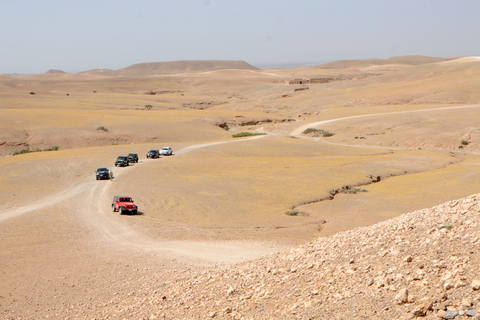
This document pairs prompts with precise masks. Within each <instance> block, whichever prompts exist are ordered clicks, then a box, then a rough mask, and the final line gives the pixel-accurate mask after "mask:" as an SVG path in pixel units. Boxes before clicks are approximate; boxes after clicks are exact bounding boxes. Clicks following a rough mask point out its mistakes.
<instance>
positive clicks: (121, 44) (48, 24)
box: [0, 0, 480, 74]
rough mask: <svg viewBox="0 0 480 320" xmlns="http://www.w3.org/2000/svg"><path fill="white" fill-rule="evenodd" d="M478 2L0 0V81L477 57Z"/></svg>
mask: <svg viewBox="0 0 480 320" xmlns="http://www.w3.org/2000/svg"><path fill="white" fill-rule="evenodd" d="M479 16H480V1H479V0H303V1H302V0H296V1H294V0H270V1H267V0H235V1H234V0H169V1H167V0H75V1H74V0H0V30H1V32H0V74H1V73H44V72H46V71H47V70H49V69H59V70H63V71H66V72H80V71H86V70H91V69H97V68H107V69H114V70H117V69H121V68H124V67H128V66H130V65H132V64H135V63H140V62H158V61H174V60H244V61H246V62H248V63H250V64H253V65H254V66H259V67H263V66H275V65H281V64H303V63H305V64H306V63H322V62H328V61H333V60H343V59H367V58H389V57H392V56H402V55H426V56H435V57H463V56H476V55H480V41H479V39H480V36H479V30H480V18H479Z"/></svg>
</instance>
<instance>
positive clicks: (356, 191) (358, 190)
mask: <svg viewBox="0 0 480 320" xmlns="http://www.w3.org/2000/svg"><path fill="white" fill-rule="evenodd" d="M339 192H340V193H347V194H356V193H358V192H368V190H366V189H360V188H353V189H342V190H340V191H339Z"/></svg>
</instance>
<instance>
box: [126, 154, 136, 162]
mask: <svg viewBox="0 0 480 320" xmlns="http://www.w3.org/2000/svg"><path fill="white" fill-rule="evenodd" d="M127 159H128V161H129V162H131V163H137V162H138V154H136V153H129V154H128V156H127Z"/></svg>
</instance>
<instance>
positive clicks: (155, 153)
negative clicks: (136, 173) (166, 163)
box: [147, 150, 160, 159]
mask: <svg viewBox="0 0 480 320" xmlns="http://www.w3.org/2000/svg"><path fill="white" fill-rule="evenodd" d="M159 157H160V152H159V151H158V150H150V151H148V152H147V158H153V159H156V158H159Z"/></svg>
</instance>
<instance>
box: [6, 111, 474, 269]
mask: <svg viewBox="0 0 480 320" xmlns="http://www.w3.org/2000/svg"><path fill="white" fill-rule="evenodd" d="M478 107H480V106H479V105H469V106H459V107H448V108H436V109H423V110H412V111H399V112H391V113H377V114H368V115H359V116H351V117H344V118H337V119H331V120H325V121H319V122H315V123H309V124H305V125H303V126H301V127H298V128H296V129H295V130H293V131H292V132H291V135H292V136H298V135H300V134H301V133H302V132H303V131H304V130H305V129H307V128H309V127H314V126H318V125H321V124H325V123H331V122H335V121H342V120H349V119H354V118H361V117H372V116H379V115H390V114H402V113H413V112H425V111H436V110H439V111H441V110H446V109H462V108H478ZM263 137H267V136H266V135H260V136H255V137H251V138H246V139H238V140H229V141H221V142H212V143H203V144H197V145H192V146H189V147H186V148H183V149H181V150H179V151H177V152H176V155H177V156H178V155H181V154H183V153H186V152H189V151H192V150H196V149H199V148H204V147H209V146H213V145H218V144H224V143H233V142H237V141H245V140H251V139H259V138H263ZM148 162H149V161H145V162H144V163H143V164H141V165H148ZM134 168H135V167H132V168H131V170H135V169H134ZM115 174H116V175H117V176H118V175H119V174H121V173H117V172H116V173H115ZM113 183H115V182H113ZM110 186H111V183H97V182H96V181H95V180H93V179H90V178H87V179H85V180H83V181H81V182H79V183H77V184H75V185H73V186H72V187H70V188H69V189H66V190H63V191H61V192H59V193H57V194H54V195H52V196H49V197H46V198H44V199H42V200H39V201H36V202H33V203H30V204H29V205H27V206H24V207H20V208H16V209H13V210H9V211H6V212H3V213H2V214H1V215H0V223H1V222H2V221H5V220H7V219H12V218H15V217H17V216H20V215H22V214H25V213H28V212H32V211H36V210H40V209H44V208H47V207H50V206H53V205H55V204H59V203H61V202H64V201H66V200H68V199H70V198H72V197H74V196H77V195H80V194H82V195H86V196H87V199H86V201H84V202H83V203H84V204H86V205H85V206H83V207H81V208H80V209H78V210H79V211H78V212H77V214H79V216H80V217H81V218H82V220H84V221H85V222H86V223H88V224H91V225H92V226H93V227H94V228H95V229H96V230H97V231H98V233H99V235H100V236H101V238H103V239H104V240H105V241H109V242H112V243H114V244H115V245H120V246H124V247H127V248H131V249H133V250H143V251H156V252H168V253H169V255H171V254H177V255H179V256H182V257H186V258H189V259H198V260H201V261H206V262H212V263H236V262H239V261H245V260H250V259H254V258H257V257H260V256H263V255H266V254H268V253H272V252H275V251H279V250H281V249H282V248H280V247H279V246H276V247H274V246H272V245H269V244H265V243H254V242H240V241H237V242H219V241H215V242H213V241H212V242H205V241H202V242H193V241H153V240H151V239H148V238H147V237H145V236H144V235H142V234H140V233H138V232H137V231H135V230H134V229H133V228H131V227H130V226H129V225H127V224H125V223H124V221H122V219H121V217H120V216H119V215H113V214H112V213H111V212H110V210H109V208H110V207H109V203H110V201H111V199H110V198H109V194H110V193H109V189H110ZM105 204H107V205H105Z"/></svg>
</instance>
